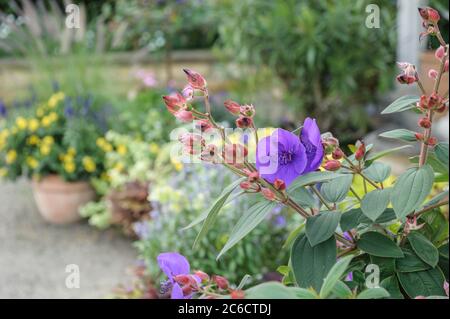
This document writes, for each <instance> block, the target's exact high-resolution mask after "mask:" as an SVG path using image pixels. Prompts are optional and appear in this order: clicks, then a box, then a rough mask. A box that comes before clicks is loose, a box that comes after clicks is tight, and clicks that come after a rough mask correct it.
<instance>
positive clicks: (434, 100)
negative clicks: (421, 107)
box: [428, 93, 442, 109]
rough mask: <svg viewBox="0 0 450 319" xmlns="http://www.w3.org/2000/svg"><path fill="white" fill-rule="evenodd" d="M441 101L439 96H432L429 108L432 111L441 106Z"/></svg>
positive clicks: (434, 94)
mask: <svg viewBox="0 0 450 319" xmlns="http://www.w3.org/2000/svg"><path fill="white" fill-rule="evenodd" d="M441 101H442V98H441V97H440V96H439V95H438V94H436V93H433V94H431V95H430V97H429V98H428V108H430V109H431V108H433V107H435V106H438V105H440V104H441Z"/></svg>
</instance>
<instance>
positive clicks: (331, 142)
mask: <svg viewBox="0 0 450 319" xmlns="http://www.w3.org/2000/svg"><path fill="white" fill-rule="evenodd" d="M322 145H323V148H324V150H325V153H326V154H331V153H333V152H334V150H335V149H336V148H337V147H339V140H338V139H337V138H335V137H334V136H332V135H331V134H329V135H327V136H323V137H322Z"/></svg>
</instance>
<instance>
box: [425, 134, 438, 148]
mask: <svg viewBox="0 0 450 319" xmlns="http://www.w3.org/2000/svg"><path fill="white" fill-rule="evenodd" d="M437 143H438V139H437V138H436V137H434V136H432V137H430V138H429V139H428V141H427V144H428V145H430V146H435V145H436V144H437Z"/></svg>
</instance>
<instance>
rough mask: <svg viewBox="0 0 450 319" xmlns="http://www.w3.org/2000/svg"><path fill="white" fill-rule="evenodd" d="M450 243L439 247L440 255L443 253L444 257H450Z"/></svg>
mask: <svg viewBox="0 0 450 319" xmlns="http://www.w3.org/2000/svg"><path fill="white" fill-rule="evenodd" d="M448 250H449V249H448V243H446V244H444V245H442V246H440V247H439V255H441V256H442V257H444V258H446V259H448Z"/></svg>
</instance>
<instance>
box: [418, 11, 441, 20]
mask: <svg viewBox="0 0 450 319" xmlns="http://www.w3.org/2000/svg"><path fill="white" fill-rule="evenodd" d="M419 14H420V16H421V17H422V19H423V20H425V21H426V22H430V23H437V22H439V20H440V19H441V17H440V15H439V12H438V11H437V10H435V9H433V8H430V7H426V8H419Z"/></svg>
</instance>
